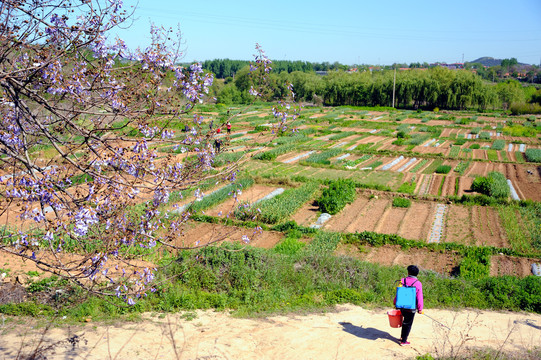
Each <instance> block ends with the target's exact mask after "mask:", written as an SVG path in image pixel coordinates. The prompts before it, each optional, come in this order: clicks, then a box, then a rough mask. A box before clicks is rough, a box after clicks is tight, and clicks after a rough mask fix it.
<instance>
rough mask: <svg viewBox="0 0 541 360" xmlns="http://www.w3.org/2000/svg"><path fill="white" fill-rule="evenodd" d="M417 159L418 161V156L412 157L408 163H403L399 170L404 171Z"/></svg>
mask: <svg viewBox="0 0 541 360" xmlns="http://www.w3.org/2000/svg"><path fill="white" fill-rule="evenodd" d="M416 161H417V158H413V159H410V160H409V161H408V162H407V163H405V164H404V165H402V166H401V167H400V168H399V169H398V172H402V171H404V170H406V169H407V168H408V167H410V166H411V165H412V164H413V163H414V162H416Z"/></svg>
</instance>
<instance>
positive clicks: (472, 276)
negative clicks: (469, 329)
mask: <svg viewBox="0 0 541 360" xmlns="http://www.w3.org/2000/svg"><path fill="white" fill-rule="evenodd" d="M210 108H211V109H210V110H209V112H208V113H206V114H205V115H206V121H212V120H216V121H218V119H219V117H220V116H223V112H224V111H225V110H224V109H223V108H222V107H216V108H215V109H213V108H212V106H210ZM213 110H214V111H213ZM397 113H398V114H401V113H404V114H403V115H402V116H406V117H405V118H404V120H397V118H398V116H396V115H397ZM302 114H303V115H302V116H301V117H300V119H299V120H298V122H297V123H296V124H295V125H296V126H297V130H296V131H295V132H294V133H293V134H292V133H289V132H286V133H284V134H279V136H274V135H272V134H271V131H270V130H269V128H270V127H269V126H268V125H267V124H269V123H270V122H272V114H271V109H270V107H268V106H254V109H253V110H251V111H250V112H249V113H245V114H240V115H239V116H237V117H235V118H234V119H233V121H232V131H231V134H230V135H227V134H223V135H221V136H220V139H221V140H222V141H223V144H222V148H221V150H220V154H219V155H218V156H217V157H216V160H215V162H214V163H213V164H212V168H211V169H210V170H209V175H214V174H218V173H220V171H221V170H223V169H226V168H229V167H233V168H235V169H238V171H237V174H236V179H237V181H236V185H228V183H227V182H221V181H217V180H216V178H214V179H213V180H212V181H203V182H202V185H201V188H200V189H196V188H188V189H179V191H177V192H175V193H172V194H171V196H170V198H169V202H168V203H167V204H165V205H163V206H162V208H160V211H161V212H163V214H166V215H167V216H166V218H167V219H166V221H165V223H164V225H163V229H162V230H160V231H162V232H164V233H166V232H167V226H168V224H169V222H170V221H171V222H172V221H174V220H175V219H177V218H182V217H184V216H187V215H186V214H187V213H188V212H189V213H190V216H192V219H191V220H189V221H187V222H186V224H185V227H184V228H183V231H182V234H181V235H179V236H177V237H175V238H174V239H171V241H172V245H173V246H176V247H177V248H179V249H180V250H178V253H179V254H181V256H182V259H187V258H188V257H189V256H191V255H186V254H188V252H184V251H188V250H184V249H189V248H196V249H198V250H197V251H202V254H203V253H204V252H205V251H214V250H205V249H208V248H211V249H214V248H221V247H219V245H224V246H229V244H233V245H231V246H236V247H235V248H233V250H231V251H230V252H229V253H228V255H223V256H224V257H222V258H217V259H213V258H212V256H210V255H208V254H207V255H208V256H209V258H205V256H207V255H201V256H199V255H197V256H195V255H194V256H195V258H194V259H195V260H194V264H199V265H201V266H210V264H214V265H215V264H221V263H222V264H226V262H227V261H226V260H224V259H225V258H229V257H230V256H231V257H234V256H237V254H244V252H246V257H243V258H242V261H241V263H242V264H244V263H246V264H248V263H249V262H250V261H252V260H251V259H256V258H257V256H261V254H262V253H260V252H258V251H265V252H266V253H265V254H272V256H278V255H276V254H279V255H284V256H286V257H287V256H290V257H291V258H292V259H297V257H298V258H299V259H302V260H299V261H297V260H295V261H294V263H293V264H292V265H291V267H288V268H287V269H288V273H291V274H294V273H295V272H296V271H297V270H298V269H301V267H302V266H307V265H306V264H312V265H313V264H316V260H317V259H319V257H320V256H322V254H326V255H330V254H332V255H333V256H334V258H333V259H335V260H333V261H336V262H337V263H335V264H334V265H332V266H331V265H329V266H331V269H334V268H337V266H338V264H342V265H343V266H344V269H346V270H341V271H347V272H348V273H349V272H350V271H353V270H351V269H352V268H354V266H353V265H351V264H350V262H351V261H358V263H355V264H357V265H355V266H374V267H375V269H376V270H373V271H374V272H375V273H379V271H380V270H378V269H387V270H385V271H390V272H393V271H396V272H398V271H403V268H404V267H405V266H407V265H409V264H412V263H413V264H417V265H418V266H419V267H420V268H421V270H422V271H423V272H424V273H423V276H428V275H430V276H434V277H435V278H436V279H437V281H442V282H445V285H441V284H440V283H438V284H439V285H438V286H439V287H440V288H446V287H449V288H450V286H451V285H449V284H451V283H447V281H452V280H453V279H464V281H466V280H467V281H471V282H472V283H471V284H474V285H471V286H472V288H473V289H474V290H472V291H475V286H476V285H475V284H476V283H475V282H477V281H479V282H483V281H485V282H487V283H489V284H492V282H495V283H498V284H499V283H500V282H504V281H507V280H506V279H507V278H502V277H503V276H506V277H512V278H514V279H517V280H515V281H530V280H528V279H530V278H532V277H533V276H532V269H533V267H532V266H534V265H535V264H540V263H541V230H540V229H541V163H538V162H531V161H528V159H527V158H526V154H525V153H523V152H522V150H524V148H525V147H526V148H533V149H539V148H541V140H540V138H539V134H541V129H540V130H539V131H538V133H537V137H513V138H512V139H510V138H509V137H506V135H505V134H503V135H502V136H494V139H491V140H490V141H487V140H486V139H484V140H482V141H481V140H480V139H477V138H475V137H474V136H469V135H472V134H471V131H472V129H474V128H478V127H480V128H487V129H486V130H487V131H489V128H490V129H492V127H494V126H499V125H500V124H503V122H505V121H507V122H509V121H513V122H515V123H517V124H522V123H525V122H526V121H528V120H526V119H525V118H521V117H516V118H509V117H501V116H490V115H484V116H483V117H481V116H478V117H477V120H476V121H472V122H470V123H468V125H461V124H457V123H455V121H453V120H451V118H452V117H465V116H471V114H468V113H460V114H459V113H453V112H448V113H445V114H436V113H430V114H428V113H427V112H421V113H416V112H413V111H404V112H402V111H398V112H397V111H371V110H366V109H356V108H345V107H344V108H310V107H307V108H306V109H305V110H304V111H303V113H302ZM429 115H430V117H431V118H432V119H431V120H430V121H424V120H422V119H424V118H426V117H427V116H429ZM440 118H443V119H441V120H439V119H440ZM405 124H407V126H404V125H405ZM517 126H518V125H517ZM399 128H400V130H399ZM399 132H403V133H404V134H405V137H404V138H398V137H397V134H398V133H399ZM184 136H185V135H184V134H181V135H177V137H176V138H173V139H172V140H170V141H159V142H155V143H153V142H149V144H148V146H149V148H151V149H156V150H157V154H158V156H159V157H163V158H165V157H166V156H171V157H174V158H178V159H183V160H186V159H190V158H193V157H194V155H193V154H192V151H191V149H186V150H185V152H184V153H183V152H180V151H177V150H173V151H172V154H171V155H170V153H171V151H170V152H169V153H168V151H169V150H170V149H176V148H175V142H176V141H181V140H182V139H183V138H184ZM458 136H461V137H460V138H458ZM459 140H461V141H459ZM462 140H463V141H462ZM495 140H504V141H505V143H504V144H503V145H504V146H503V149H501V150H494V149H491V147H492V146H493V142H494V141H495ZM522 144H525V145H524V146H521V145H522ZM501 146H502V142H499V143H496V146H495V147H496V148H501ZM175 151H176V152H175ZM504 155H505V156H504ZM35 156H44V154H42V153H40V154H36V155H35ZM239 159H241V160H240V164H236V161H238V160H239ZM48 161H49V162H48V163H47V164H52V163H54V159H52V160H51V159H49V160H48ZM494 174H499V175H497V176H496V175H494ZM10 175H12V174H11V173H10V169H8V168H3V169H0V176H10ZM483 181H484V183H483ZM502 181H503V182H502ZM479 183H481V184H482V185H483V184H484V185H485V186H490V185H491V184H498V185H497V186H498V187H495V188H494V189H493V188H490V187H489V189H492V190H494V193H492V194H483V193H482V191H485V188H483V187H482V186H479ZM487 183H488V185H486V184H487ZM78 186H79V187H82V186H88V184H87V183H84V182H83V183H79V184H76V185H74V186H73V189H72V190H70V191H77V189H78ZM476 186H477V187H476ZM348 188H349V189H350V190H351V189H353V190H351V191H349V192H348V191H347V189H348ZM196 190H201V192H199V191H196ZM331 190H332V191H334V192H331V193H330V194H329V192H330V191H331ZM346 193H347V196H346ZM500 194H503V195H500ZM151 199H152V198H151V197H149V196H143V195H139V197H137V200H138V201H140V205H138V206H135V207H134V208H133V210H132V211H133V214H134V215H133V216H134V217H136V216H142V214H144V204H145V202H147V201H150V200H151ZM324 209H325V210H324ZM17 211H20V209H17V208H15V209H11V208H10V209H9V211H7V212H4V213H3V214H2V215H0V216H1V219H0V220H2V221H4V222H9V221H11V220H8V219H12V218H14V217H15V216H17V214H18V213H17ZM51 215H52V214H48V216H51ZM10 225H11V226H13V228H16V227H17V226H24V224H22V223H18V222H17V221H11V223H10ZM208 245H216V247H215V246H208ZM200 248H201V249H200ZM199 249H200V250H199ZM190 251H191V250H190ZM251 251H253V252H254V253H251ZM171 253H174V250H171ZM163 254H169V252H167V251H164V252H163ZM242 256H244V255H241V257H242ZM265 256H271V255H265ZM143 258H144V260H145V261H146V262H144V263H142V264H143V265H144V266H148V267H151V266H154V265H155V263H158V262H159V259H158V257H157V256H156V254H151V255H150V256H146V257H145V256H143ZM183 261H184V260H183ZM266 261H267V260H257V261H256V263H257V264H259V265H261V264H266ZM280 261H282V260H276V259H273V260H272V261H270V263H273V262H277V263H278V262H280ZM292 261H293V260H292ZM256 263H253V264H251V265H250V266H256V265H254V264H256ZM175 264H176V263H175ZM178 264H182V261H179V262H178ZM358 264H367V265H358ZM214 265H213V266H214ZM259 265H257V266H259ZM312 265H310V266H312ZM194 266H195V265H194ZM313 266H316V267H317V266H319V265H313ZM325 266H327V265H325ZM340 266H341V265H340ZM380 267H381V268H380ZM0 268H3V269H9V271H7V272H6V274H7V275H6V278H5V280H4V282H5V283H8V282H12V281H14V279H18V280H17V281H22V282H23V283H24V282H25V281H27V282H28V283H32V282H35V281H38V280H39V279H43V278H45V277H46V276H47V274H46V273H43V272H42V271H41V270H40V269H39V268H38V267H35V266H32V265H31V263H23V264H21V263H20V261H19V262H17V259H16V258H15V257H14V256H10V257H6V258H5V261H4V262H3V263H2V264H0ZM225 268H227V266H225V267H224V268H223V269H225ZM223 269H222V270H223ZM398 269H400V270H398ZM222 270H219V271H218V275H216V274H209V273H206V272H205V271H206V270H198V271H201V272H200V273H198V274H197V275H196V276H195V275H194V276H195V278H196V279H197V282H198V283H202V284H204V286H205V289H204V290H203V293H202V294H203V295H201V294H200V296H202V297H201V298H203V299H207V300H205V301H208V302H207V303H205V304H204V305H193V306H207V307H218V305H216V304H224V303H223V301H225V300H223V298H221V297H220V296H222V295H219V296H218V295H216V296H215V293H213V291H214V290H215V289H218V288H220V286H222V285H218V283H217V282H218V280H217V279H218V278H219V277H220V276H222V275H224V276H225V277H226V279H225V281H226V282H227V283H229V284H233V283H234V284H239V286H241V287H242V288H241V289H240V290H239V289H237V290H235V291H234V293H235V296H237V295H238V296H239V299H242V300H238V299H237V300H235V301H236V302H234V303H233V305H231V304H227V305H220V306H228V305H231V306H234V304H239V303H242V302H243V301H245V302H246V304H249V303H251V302H253V301H255V300H253V299H257V298H258V296H264V295H261V294H264V293H265V289H266V286H267V285H265V284H259V283H257V284H255V285H254V284H253V283H250V282H249V281H248V280H246V279H244V276H245V275H244V273H243V274H234V275H230V274H229V273H227V271H229V270H227V271H226V270H223V271H222ZM179 271H180V270H179ZM184 271H187V270H186V269H184V270H182V271H180V272H179V274H180V275H178V274H174V275H171V274H170V275H169V276H170V277H171V278H176V277H179V278H181V277H182V276H184ZM328 271H330V272H331V270H328ZM371 271H372V270H371ZM111 273H114V271H111ZM245 273H247V274H251V275H253V274H260V275H261V274H268V273H272V271H269V270H268V269H265V270H255V269H254V268H250V270H248V271H247V272H245ZM28 274H37V275H36V276H35V277H29V275H28ZM251 275H250V276H251ZM246 276H247V275H246ZM254 276H255V275H254ZM261 276H262V275H261ZM340 276H341V278H346V279H348V278H349V275H347V276H343V275H340ZM168 279H169V278H168ZM167 281H169V280H166V281H165V282H166V283H167ZM190 281H196V280H193V279H192V280H190ZM307 281H309V280H307ZM532 281H537V279H535V280H532ZM186 282H187V283H188V282H189V281H188V280H186ZM315 283H317V282H314V284H315ZM310 284H311V283H310ZM0 286H1V283H0ZM175 286H176V285H175ZM304 286H306V284H305V285H304ZM348 286H351V287H352V289H353V290H351V291H353V292H352V294H353V295H351V296H353V297H352V298H348V297H347V296H350V295H347V294H349V293H347V294H346V295H347V296H346V295H343V294H342V293H338V292H336V293H334V292H331V291H330V290H329V291H327V292H320V290H319V289H313V290H311V291H312V292H311V293H310V295H306V298H299V299H296V300H295V301H298V303H295V302H294V301H293V300H291V302H292V303H293V304H301V305H302V304H303V301H306V299H307V298H310V299H315V300H314V301H320V300H318V299H327V298H330V299H335V298H337V299H339V300H336V301H338V302H340V301H353V302H354V303H355V302H358V303H362V301H365V300H364V299H365V297H364V296H366V298H369V299H374V300H373V301H379V300H378V299H379V298H377V297H372V296H373V295H371V293H369V292H368V291H369V290H359V291H358V290H357V288H356V287H355V286H358V285H348ZM385 286H387V285H385ZM434 286H435V285H434ZM487 286H488V285H487ZM491 286H492V285H491ZM494 287H496V285H494ZM253 289H257V290H254V292H251V291H252V290H253ZM261 289H264V290H261ZM0 291H1V289H0ZM190 291H191V290H190ZM269 291H270V292H273V293H280V291H278V290H269ZM363 291H364V292H363ZM370 291H371V290H370ZM188 293H189V291H188ZM255 293H257V295H254V294H255ZM190 294H192V293H190ZM209 294H210V295H209ZM321 294H324V295H321ZM367 294H368V295H367ZM186 296H188V295H186ZM189 296H192V295H189ZM189 296H188V298H186V299H188V300H186V299H177V300H175V299H173V300H171V301H172V302H174V304H175V305H174V306H173V305H171V307H172V308H175V306H179V305H176V304H185V303H187V304H188V305H187V306H192V305H191V303H190V302H191V301H194V302H195V300H193V298H190V297H189ZM193 296H195V295H193ZM280 296H281V295H280ZM342 296H343V297H342ZM378 296H379V295H378ZM472 298H473V299H475V298H476V297H475V296H472ZM208 299H210V300H208ZM351 299H353V300H351ZM168 301H169V300H168ZM288 301H289V300H288ZM310 301H312V300H310ZM325 301H327V300H325ZM329 301H330V300H329ZM332 301H335V300H332ZM446 301H447V300H446ZM449 301H452V300H449ZM329 303H331V302H329ZM0 305H1V304H0ZM301 305H299V306H300V307H301V308H302V306H301ZM164 306H165V305H164ZM167 306H169V305H167ZM182 306H184V305H182ZM268 306H269V307H268V309H269V311H274V310H276V309H278V308H280V309H282V308H287V309H290V308H289V307H288V306H290V304H286V305H284V304H281V305H277V303H276V304H274V303H273V304H271V305H268ZM294 306H296V305H292V307H291V309H296V308H295V307H294ZM483 306H488V305H483ZM491 306H492V305H491ZM506 306H507V305H506ZM504 309H505V307H504ZM263 311H264V310H263ZM536 311H537V310H536Z"/></svg>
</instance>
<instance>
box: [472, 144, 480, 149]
mask: <svg viewBox="0 0 541 360" xmlns="http://www.w3.org/2000/svg"><path fill="white" fill-rule="evenodd" d="M479 148H481V145H479V144H471V145H470V149H479Z"/></svg>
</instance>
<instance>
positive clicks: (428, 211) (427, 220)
mask: <svg viewBox="0 0 541 360" xmlns="http://www.w3.org/2000/svg"><path fill="white" fill-rule="evenodd" d="M433 221H434V204H433V203H432V202H422V201H414V202H412V204H411V207H409V208H408V211H407V213H406V215H405V216H404V220H403V223H404V224H407V225H403V226H402V227H401V229H400V230H399V231H398V235H400V236H402V237H404V238H406V239H413V240H424V239H426V238H427V237H428V230H429V228H430V226H431V225H432V222H433Z"/></svg>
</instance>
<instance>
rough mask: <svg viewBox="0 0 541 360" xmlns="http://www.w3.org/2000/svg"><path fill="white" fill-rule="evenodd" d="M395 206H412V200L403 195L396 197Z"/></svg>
mask: <svg viewBox="0 0 541 360" xmlns="http://www.w3.org/2000/svg"><path fill="white" fill-rule="evenodd" d="M393 206H394V207H401V208H409V207H410V206H411V200H410V199H406V198H401V197H396V198H394V199H393Z"/></svg>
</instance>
